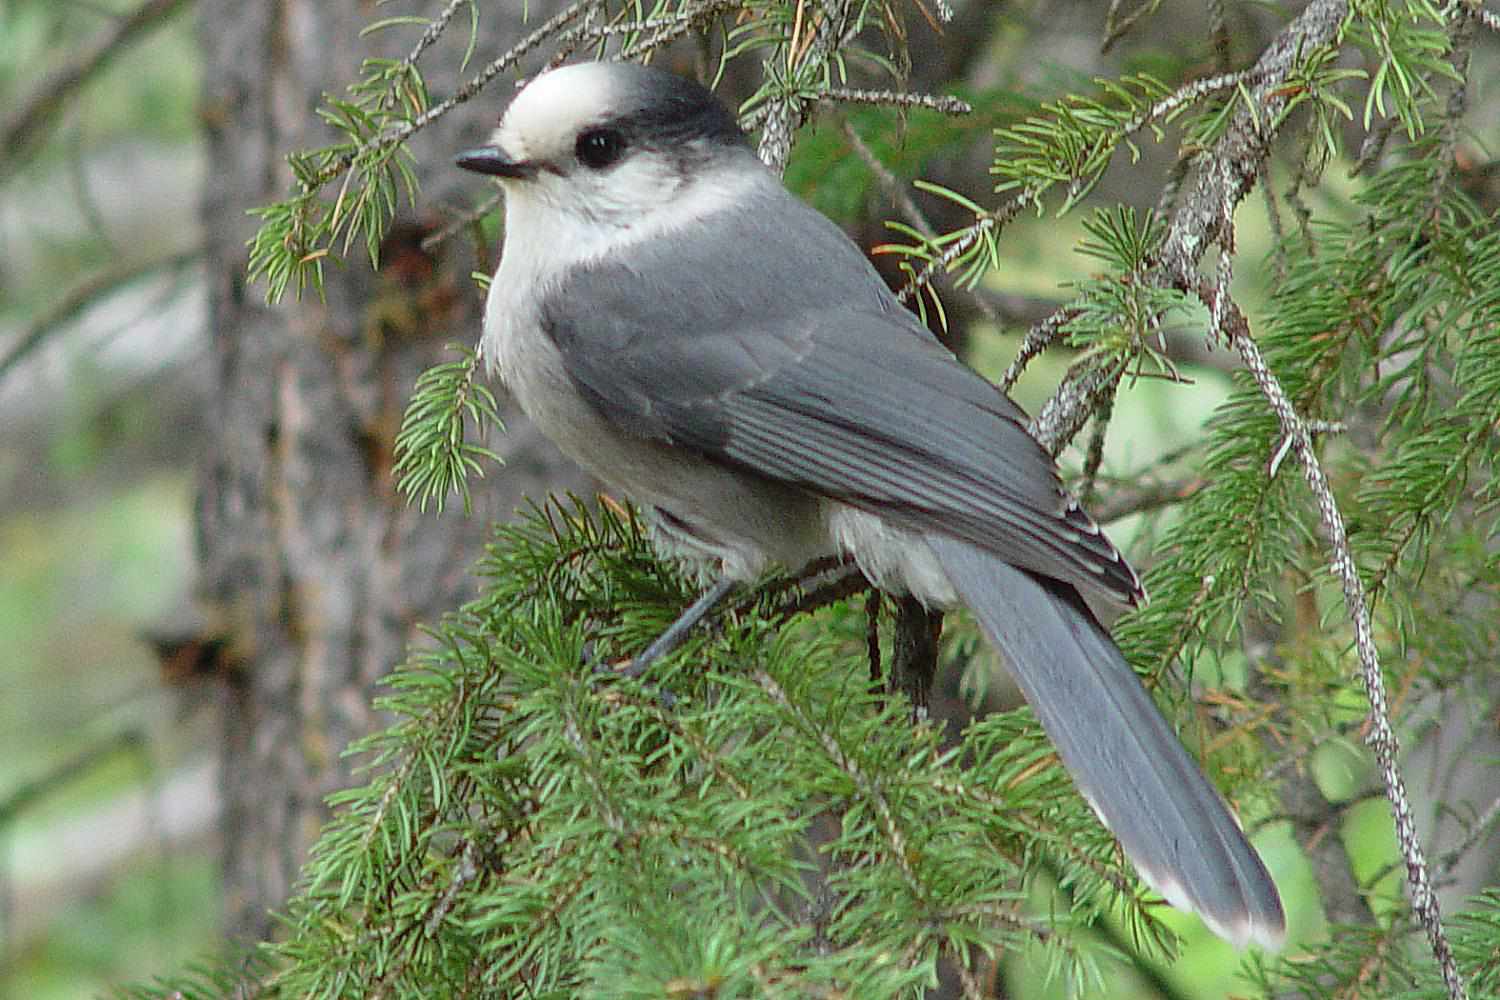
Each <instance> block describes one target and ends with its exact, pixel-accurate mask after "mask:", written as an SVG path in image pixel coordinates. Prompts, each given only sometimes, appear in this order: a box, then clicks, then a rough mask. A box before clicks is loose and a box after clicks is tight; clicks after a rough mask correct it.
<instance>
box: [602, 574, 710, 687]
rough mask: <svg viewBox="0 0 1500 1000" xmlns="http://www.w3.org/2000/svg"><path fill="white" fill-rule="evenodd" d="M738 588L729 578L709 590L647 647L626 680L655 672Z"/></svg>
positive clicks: (628, 668) (636, 659) (629, 669)
mask: <svg viewBox="0 0 1500 1000" xmlns="http://www.w3.org/2000/svg"><path fill="white" fill-rule="evenodd" d="M734 588H735V582H734V581H733V580H731V579H729V578H728V577H722V578H720V580H719V582H718V583H715V584H714V585H713V586H712V587H710V588H708V590H706V591H704V593H703V596H702V597H699V598H698V599H697V600H696V601H694V602H693V603H692V604H691V605H689V607H688V609H687V610H686V611H684V612H683V613H682V614H681V615H680V616H678V618H677V620H676V621H675V622H673V623H672V624H671V625H669V626H667V630H666V631H665V632H663V633H662V634H661V635H659V636H657V637H656V641H654V642H652V643H651V645H649V646H647V647H646V651H645V652H644V653H642V654H641V655H640V656H637V657H636V658H635V659H634V660H631V661H630V665H629V666H628V667H626V668H625V669H624V671H622V673H623V674H624V676H626V677H639V676H641V674H644V673H645V672H646V671H647V670H649V669H651V665H652V664H653V663H655V662H656V661H657V660H659V659H661V658H662V657H663V656H666V655H667V654H668V653H670V652H672V650H674V649H676V648H677V647H678V646H681V645H682V643H683V640H684V639H686V638H687V637H688V633H689V632H691V631H692V630H693V629H694V628H696V627H697V625H698V623H699V622H701V621H703V619H704V618H705V617H707V615H708V613H709V612H710V611H712V610H713V609H714V608H715V607H717V606H718V604H719V603H720V602H721V601H723V600H724V598H726V597H728V596H729V593H730V591H732V590H734Z"/></svg>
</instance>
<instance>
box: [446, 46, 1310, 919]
mask: <svg viewBox="0 0 1500 1000" xmlns="http://www.w3.org/2000/svg"><path fill="white" fill-rule="evenodd" d="M458 163H459V165H460V166H462V167H464V168H466V169H469V170H474V171H478V172H479V173H483V174H488V175H491V176H493V177H497V178H499V180H500V183H501V185H502V186H503V188H504V190H505V245H504V253H503V257H502V259H501V262H500V267H499V270H497V271H496V273H495V277H494V283H493V284H492V285H491V286H490V291H489V299H488V302H487V305H486V308H485V319H484V336H483V339H482V340H481V350H482V351H483V353H484V356H485V358H486V359H487V361H488V363H489V364H490V365H491V366H492V367H493V368H494V369H495V370H497V371H498V372H499V374H500V376H501V378H502V379H503V380H504V382H505V384H506V386H507V387H508V388H509V390H510V392H511V393H512V394H513V396H514V398H515V399H516V401H517V402H518V403H519V404H520V406H521V408H522V409H523V410H524V411H525V412H526V413H527V415H528V416H530V417H531V419H532V420H534V421H535V422H536V424H537V426H538V427H539V428H540V429H541V430H542V432H543V433H544V434H546V435H547V436H548V437H550V438H551V439H552V440H553V441H554V442H556V444H557V445H558V446H559V447H560V448H561V449H562V450H563V451H564V452H565V453H567V454H568V455H569V456H570V457H572V458H573V459H574V460H576V461H577V462H578V463H579V464H580V465H582V466H583V467H584V468H586V469H587V470H589V471H590V472H591V473H593V474H594V475H596V476H598V477H599V478H600V479H601V480H603V481H604V482H606V483H609V484H610V485H611V486H613V487H615V488H617V489H619V490H622V491H623V492H624V493H626V494H628V495H629V496H630V497H632V498H633V499H634V500H635V501H636V502H637V503H639V504H641V505H642V506H643V507H645V508H646V510H647V512H648V514H649V515H650V516H651V518H652V519H653V521H654V532H655V538H656V540H657V542H658V547H659V548H660V549H661V550H662V551H663V552H664V553H665V554H668V555H670V556H672V557H674V558H677V559H683V560H687V561H688V562H690V563H691V564H693V565H695V566H696V567H698V569H699V571H700V574H701V575H703V576H705V577H716V578H717V579H718V580H719V586H718V587H717V588H716V591H717V592H719V593H722V592H723V590H725V589H726V588H727V586H728V585H731V584H733V583H735V582H748V581H751V580H754V579H755V578H756V577H757V576H758V575H759V574H760V573H761V572H762V570H764V569H765V568H767V567H768V566H770V565H772V564H780V565H782V566H785V567H788V568H793V569H795V568H798V567H801V566H803V565H805V564H807V563H809V562H810V561H812V560H814V559H817V558H821V557H827V556H832V555H843V556H849V557H852V558H853V559H854V561H855V562H856V563H857V564H858V565H859V567H860V569H861V570H862V571H863V572H864V574H865V575H866V576H867V577H868V578H869V579H870V581H871V582H872V583H873V584H875V585H876V586H877V587H879V588H881V589H882V590H884V591H886V592H889V593H893V594H901V595H905V594H910V595H912V596H914V597H916V598H917V599H918V600H919V601H921V602H922V603H923V604H924V605H926V606H928V607H929V608H949V607H953V606H955V605H959V604H962V605H966V606H967V607H968V608H969V609H970V610H971V611H972V612H973V613H974V615H975V616H976V617H977V619H978V621H979V624H980V626H981V628H982V629H983V631H984V634H985V635H986V636H987V637H988V639H989V641H990V642H991V643H992V644H993V645H994V646H995V647H996V649H997V650H998V651H999V652H1000V653H1001V654H1002V656H1003V658H1004V660H1005V663H1006V664H1007V665H1008V666H1009V668H1010V669H1011V671H1012V673H1013V674H1014V675H1015V678H1016V680H1017V681H1018V683H1019V684H1020V687H1021V690H1022V691H1023V693H1024V694H1025V695H1026V698H1027V700H1028V701H1029V702H1030V704H1031V706H1032V708H1033V709H1034V710H1035V712H1036V714H1037V716H1038V717H1039V718H1040V719H1041V722H1042V725H1043V726H1044V727H1045V729H1046V731H1047V733H1048V735H1049V736H1050V737H1051V739H1052V740H1053V742H1054V743H1055V744H1056V746H1057V752H1058V755H1059V756H1060V757H1061V758H1062V761H1063V763H1064V764H1065V765H1066V766H1067V768H1068V771H1069V772H1070V773H1071V774H1072V777H1073V780H1074V781H1075V783H1076V784H1077V786H1078V789H1079V791H1080V792H1082V793H1083V796H1084V797H1085V798H1086V799H1087V800H1088V802H1089V803H1090V804H1091V805H1092V806H1093V808H1094V811H1095V812H1096V813H1098V815H1099V816H1100V818H1101V819H1102V820H1103V822H1104V823H1105V825H1106V826H1108V827H1109V829H1110V830H1111V831H1112V832H1113V833H1114V835H1115V836H1116V837H1117V838H1118V839H1119V841H1120V844H1121V846H1122V847H1123V848H1124V850H1125V853H1126V854H1127V855H1128V856H1129V857H1130V859H1131V860H1132V861H1133V863H1134V864H1135V867H1136V869H1137V870H1138V871H1139V872H1140V873H1141V876H1142V877H1143V878H1144V879H1145V880H1146V882H1147V884H1149V885H1150V886H1151V887H1152V888H1154V889H1155V890H1156V891H1157V892H1159V893H1161V894H1162V896H1164V897H1165V898H1166V899H1167V901H1168V902H1170V903H1171V904H1172V905H1174V906H1177V907H1179V908H1182V909H1186V910H1190V911H1192V912H1195V913H1197V914H1199V915H1200V916H1201V917H1202V918H1203V920H1204V921H1205V922H1206V923H1207V925H1208V926H1209V927H1210V928H1211V929H1212V930H1213V931H1215V932H1216V933H1217V934H1219V935H1220V936H1222V937H1224V938H1227V939H1228V940H1229V941H1231V942H1233V943H1234V944H1235V945H1236V946H1237V947H1243V946H1244V945H1245V944H1247V943H1249V942H1254V943H1257V944H1260V945H1263V946H1266V947H1271V948H1275V947H1277V946H1278V945H1279V944H1280V943H1281V940H1282V938H1283V936H1284V934H1285V927H1286V919H1285V917H1284V915H1283V913H1282V908H1281V900H1280V897H1279V896H1278V895H1277V892H1276V886H1275V884H1274V883H1273V882H1272V880H1271V877H1270V875H1269V874H1268V873H1267V871H1266V868H1265V866H1264V865H1263V864H1262V863H1261V860H1260V857H1259V856H1258V855H1257V854H1256V853H1255V849H1254V848H1252V847H1251V846H1250V844H1249V842H1248V841H1246V839H1245V836H1244V834H1243V832H1242V831H1241V830H1240V827H1239V825H1238V823H1237V822H1236V821H1235V819H1234V818H1233V816H1232V815H1231V814H1230V812H1229V810H1228V808H1227V807H1226V806H1225V804H1224V802H1223V800H1222V799H1221V798H1220V797H1219V794H1218V792H1217V791H1216V790H1215V789H1214V788H1213V786H1212V785H1210V784H1209V782H1208V780H1207V779H1206V778H1205V777H1204V775H1203V773H1202V772H1201V771H1200V770H1199V769H1198V766H1197V764H1196V763H1195V762H1194V761H1193V759H1192V758H1191V757H1189V756H1188V754H1187V751H1186V750H1185V749H1184V748H1183V746H1182V744H1181V743H1180V742H1179V741H1178V739H1177V737H1176V734H1175V733H1174V732H1173V730H1172V728H1171V726H1169V725H1168V724H1167V722H1166V720H1165V719H1164V718H1163V717H1162V715H1161V713H1160V712H1159V711H1158V710H1157V707H1156V705H1155V703H1154V702H1153V701H1152V700H1151V696H1150V695H1149V694H1148V693H1147V692H1146V690H1145V688H1144V687H1143V686H1142V685H1141V682H1140V680H1139V679H1138V678H1137V676H1136V674H1135V672H1134V671H1133V670H1132V669H1131V668H1130V666H1129V664H1127V663H1126V662H1125V659H1124V657H1123V656H1122V655H1121V654H1120V652H1119V650H1118V649H1117V648H1116V647H1115V645H1114V642H1113V641H1112V640H1111V639H1110V637H1109V633H1108V632H1107V631H1106V630H1105V629H1104V627H1103V626H1102V625H1100V623H1099V622H1098V620H1097V619H1096V618H1095V617H1094V615H1093V613H1092V612H1091V611H1090V609H1089V607H1088V605H1087V604H1085V602H1084V600H1083V597H1082V595H1084V594H1087V595H1090V596H1092V597H1096V598H1102V599H1104V600H1106V601H1112V602H1114V603H1115V604H1116V605H1119V604H1133V603H1135V602H1136V601H1137V600H1138V599H1140V597H1141V588H1140V582H1139V580H1138V579H1137V577H1136V575H1135V573H1134V572H1133V571H1132V570H1131V568H1130V567H1129V566H1128V565H1127V564H1126V562H1125V560H1124V559H1123V558H1122V557H1121V556H1120V554H1119V552H1117V551H1116V550H1115V547H1114V546H1113V545H1111V544H1110V542H1109V541H1108V539H1106V538H1105V537H1104V535H1103V534H1102V533H1101V532H1100V530H1099V528H1098V527H1097V526H1096V525H1095V524H1094V522H1093V521H1092V520H1090V518H1089V517H1088V515H1087V514H1085V513H1084V512H1083V511H1082V510H1081V509H1080V508H1079V507H1078V505H1077V504H1076V503H1075V502H1074V501H1072V500H1071V499H1070V498H1069V497H1068V495H1067V493H1066V492H1065V491H1064V489H1063V487H1062V485H1061V482H1060V480H1059V479H1058V475H1057V472H1056V469H1055V467H1054V465H1053V462H1052V459H1051V457H1050V456H1049V455H1048V454H1047V452H1046V451H1045V450H1044V449H1043V448H1042V447H1041V446H1040V445H1039V444H1038V443H1037V442H1036V441H1035V440H1034V439H1033V438H1032V437H1031V436H1030V435H1029V434H1028V433H1027V432H1026V429H1025V424H1026V418H1025V414H1023V413H1022V411H1021V410H1020V409H1019V408H1018V407H1017V406H1016V405H1015V404H1014V403H1012V402H1011V401H1010V399H1009V398H1008V397H1006V396H1005V395H1003V394H1002V393H1001V392H1000V391H999V390H997V389H996V388H995V387H994V386H992V385H991V384H990V383H988V382H986V381H985V380H984V379H983V378H981V377H980V376H979V375H977V374H975V373H974V372H972V371H971V370H969V369H968V368H966V367H964V365H962V364H961V363H959V362H958V361H957V360H956V359H955V358H954V357H953V355H952V354H951V353H949V352H948V350H947V349H945V348H944V347H943V346H942V345H941V344H940V343H939V342H938V341H937V339H936V338H934V337H933V336H932V335H931V333H929V331H928V330H927V329H926V328H925V327H924V326H923V325H922V324H921V323H919V322H918V321H917V320H916V319H915V318H914V317H913V316H912V315H911V314H910V313H908V312H907V311H906V309H904V308H903V307H902V306H901V305H900V303H899V302H897V300H896V298H895V296H894V295H892V294H891V292H890V291H889V290H888V289H887V288H886V286H885V285H884V284H883V283H882V281H881V279H880V278H879V276H878V275H877V274H876V272H875V270H874V268H872V267H871V266H870V264H869V262H868V261H867V260H866V259H865V258H864V255H863V254H862V253H861V252H860V250H859V249H858V248H857V247H856V246H855V245H854V244H853V243H852V242H851V241H850V240H849V239H848V238H847V237H846V236H845V235H844V234H843V233H842V232H841V231H840V230H839V229H838V228H837V227H835V226H834V225H833V224H832V223H831V222H829V221H828V220H827V219H825V218H824V217H823V216H821V215H819V214H818V213H817V212H816V211H814V210H813V209H812V208H810V207H808V206H806V205H804V204H803V203H802V202H800V201H799V200H797V199H796V198H794V197H793V196H792V195H790V194H789V193H787V191H786V190H785V189H784V188H783V187H782V186H781V183H780V181H779V179H778V178H777V177H776V176H775V175H774V174H772V173H771V172H770V171H768V170H767V169H766V168H765V167H764V166H762V164H761V163H760V161H759V160H758V159H756V156H755V153H754V151H753V150H752V149H751V148H750V146H749V144H748V143H747V141H746V139H745V137H744V135H743V134H742V133H741V131H740V129H739V126H738V123H737V122H736V121H735V118H734V115H733V114H732V113H731V112H730V111H729V110H728V109H727V108H725V107H724V106H723V105H722V104H721V103H719V101H718V100H717V99H716V98H715V97H714V96H713V95H712V94H711V93H710V92H709V91H707V90H705V89H704V88H702V87H700V86H699V85H697V84H696V83H692V82H690V81H688V80H685V79H682V78H680V77H677V76H674V75H672V74H670V73H667V72H664V71H661V70H656V69H650V68H645V67H642V66H637V65H631V64H625V63H588V64H580V65H573V66H567V67H563V68H561V69H556V70H552V71H550V72H547V73H544V74H542V75H540V76H538V77H537V78H536V79H535V80H533V81H532V82H531V83H530V84H528V85H527V86H526V87H525V88H524V89H523V90H522V91H521V92H520V93H519V94H518V95H517V96H516V97H515V99H514V100H513V101H512V102H511V104H510V107H509V109H508V110H507V111H506V113H505V115H504V117H503V118H502V119H501V121H500V126H499V128H498V129H497V130H496V131H495V133H494V135H493V137H492V139H491V141H490V144H489V145H487V146H484V147H482V148H479V149H475V150H471V151H469V152H466V153H464V154H462V155H461V156H460V157H459V158H458ZM711 593H713V592H711ZM700 603H701V602H700Z"/></svg>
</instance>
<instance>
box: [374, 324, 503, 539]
mask: <svg viewBox="0 0 1500 1000" xmlns="http://www.w3.org/2000/svg"><path fill="white" fill-rule="evenodd" d="M449 349H450V350H454V351H457V352H458V353H459V355H460V356H459V358H458V359H457V360H454V361H448V362H445V363H443V364H440V365H434V366H433V367H432V368H429V369H427V370H426V371H424V372H423V373H422V374H421V375H420V376H418V377H417V384H416V387H415V388H414V390H413V391H412V397H411V400H410V401H409V402H408V403H407V404H406V412H405V414H404V415H403V416H402V419H401V430H400V431H399V432H398V433H397V434H396V450H395V457H396V461H395V464H394V466H392V470H391V471H392V472H393V473H394V474H395V475H396V483H397V488H398V489H399V490H400V491H401V493H403V494H404V495H405V496H406V498H407V500H408V501H409V502H413V503H416V504H417V506H418V507H419V508H420V509H421V510H422V512H423V513H426V511H427V505H428V504H429V503H430V504H433V505H434V506H435V507H436V509H437V512H438V513H442V511H443V506H444V504H445V503H446V502H447V498H448V496H449V495H450V494H452V493H457V494H458V495H459V496H460V497H461V498H462V500H463V505H464V513H465V514H468V513H470V512H471V511H472V509H473V501H472V497H471V496H470V493H469V476H470V474H473V475H476V476H481V477H482V476H483V475H484V466H483V464H482V462H481V460H482V459H487V460H489V461H493V462H497V463H498V462H499V461H500V457H499V456H498V455H496V454H495V453H494V452H493V451H491V450H490V449H489V448H486V447H484V446H483V445H480V444H476V443H474V441H472V440H471V439H470V433H471V431H470V428H471V427H472V434H473V436H474V437H478V438H481V439H482V438H483V437H484V434H485V432H486V430H487V429H488V428H489V427H491V426H496V427H503V424H501V421H500V411H499V407H498V405H497V404H496V402H495V396H494V393H493V392H491V391H490V389H489V387H488V386H486V385H485V384H484V383H483V382H482V381H480V380H479V376H480V374H481V372H480V365H481V358H480V355H479V353H478V352H477V351H472V350H469V349H467V348H465V347H463V346H461V345H458V344H450V345H449Z"/></svg>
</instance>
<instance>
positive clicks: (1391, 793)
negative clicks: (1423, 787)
mask: <svg viewBox="0 0 1500 1000" xmlns="http://www.w3.org/2000/svg"><path fill="white" fill-rule="evenodd" d="M1204 298H1205V300H1208V299H1210V298H1212V293H1208V292H1206V291H1205V294H1204ZM1206 304H1208V303H1207V301H1206ZM1218 314H1219V315H1221V316H1222V317H1223V318H1224V321H1225V322H1226V323H1227V324H1229V325H1228V326H1227V327H1226V328H1225V329H1223V330H1221V331H1220V335H1221V336H1223V337H1224V339H1226V340H1227V341H1228V342H1229V343H1231V344H1232V345H1233V346H1234V347H1235V349H1236V350H1238V351H1239V354H1240V358H1241V359H1242V360H1243V362H1244V364H1245V368H1246V369H1247V370H1248V371H1249V372H1250V374H1251V376H1252V377H1253V378H1254V379H1255V383H1256V385H1257V386H1259V388H1260V390H1261V392H1262V394H1264V396H1265V398H1266V402H1267V403H1268V404H1269V405H1270V407H1271V409H1272V411H1273V412H1274V413H1275V414H1276V418H1277V420H1278V421H1280V423H1281V426H1282V431H1283V433H1284V434H1285V435H1286V437H1287V439H1288V440H1290V441H1291V442H1292V446H1293V448H1294V449H1295V451H1296V454H1297V457H1298V459H1299V460H1300V461H1301V464H1302V470H1303V475H1304V477H1305V478H1306V480H1307V486H1308V489H1309V490H1311V491H1312V494H1313V497H1314V498H1315V500H1316V501H1317V505H1318V512H1319V515H1320V517H1321V519H1322V523H1323V529H1324V531H1325V532H1326V534H1327V537H1328V544H1329V549H1330V551H1331V553H1332V560H1331V562H1332V568H1333V571H1334V573H1335V575H1336V576H1337V577H1338V578H1339V581H1340V583H1341V584H1342V587H1343V591H1344V605H1345V607H1346V609H1347V611H1348V614H1349V617H1350V618H1351V620H1352V621H1353V624H1354V644H1355V650H1356V652H1357V654H1358V656H1359V662H1360V668H1361V676H1362V679H1363V682H1364V689H1365V697H1366V698H1367V699H1368V701H1369V706H1370V713H1369V720H1368V722H1369V732H1368V733H1367V735H1366V737H1365V742H1366V744H1367V745H1369V747H1370V748H1371V750H1372V751H1373V752H1374V754H1375V759H1376V763H1377V765H1378V766H1379V768H1380V775H1381V780H1382V782H1383V783H1384V785H1385V794H1386V799H1387V801H1388V802H1389V803H1390V806H1391V812H1392V814H1393V816H1394V818H1395V822H1396V839H1397V843H1398V844H1399V845H1400V849H1401V854H1402V857H1403V858H1404V859H1405V862H1406V885H1407V892H1408V894H1409V896H1410V897H1411V904H1412V911H1413V912H1414V914H1415V915H1416V917H1417V919H1418V921H1419V922H1420V923H1421V925H1422V928H1423V929H1424V930H1425V931H1426V932H1427V939H1428V944H1429V946H1430V947H1431V948H1432V953H1433V957H1434V958H1435V959H1436V960H1437V963H1438V968H1439V970H1440V971H1441V972H1442V976H1443V982H1444V984H1445V986H1446V988H1447V990H1448V995H1449V997H1450V998H1451V1000H1466V998H1467V997H1468V995H1469V994H1468V989H1467V987H1466V986H1465V985H1464V979H1463V975H1462V974H1461V973H1460V972H1459V970H1458V965H1457V963H1456V962H1455V960H1454V956H1453V948H1452V945H1451V944H1450V942H1449V940H1448V935H1447V932H1446V931H1445V930H1444V928H1443V924H1442V915H1441V912H1440V910H1439V906H1438V900H1437V894H1436V893H1435V892H1434V891H1433V887H1432V880H1431V876H1430V874H1429V872H1428V868H1427V862H1426V859H1425V858H1424V856H1423V851H1422V844H1421V840H1420V838H1419V837H1418V835H1417V828H1416V822H1415V819H1414V816H1413V813H1412V807H1411V800H1410V798H1409V797H1408V795H1407V793H1406V782H1405V779H1404V778H1403V777H1402V775H1401V770H1400V764H1399V758H1400V753H1401V747H1400V743H1399V741H1398V740H1397V737H1396V733H1395V730H1394V728H1393V727H1392V725H1391V719H1390V708H1389V705H1388V700H1387V697H1386V691H1385V678H1384V675H1382V673H1381V671H1380V656H1379V653H1378V651H1377V650H1376V648H1375V637H1374V630H1373V628H1372V627H1371V624H1370V609H1369V605H1368V603H1367V601H1366V599H1365V589H1364V582H1363V581H1362V580H1361V579H1360V576H1359V568H1358V566H1357V564H1356V563H1355V560H1354V556H1353V554H1352V552H1351V551H1350V547H1349V538H1348V533H1347V532H1346V530H1345V528H1344V519H1343V515H1342V514H1341V513H1340V512H1339V508H1338V503H1337V501H1336V500H1335V499H1334V497H1333V490H1332V488H1331V487H1330V485H1329V483H1328V478H1327V476H1326V474H1325V473H1324V472H1323V468H1322V465H1321V463H1320V462H1319V461H1318V456H1317V452H1316V450H1315V449H1314V448H1313V442H1312V433H1311V432H1310V431H1309V430H1308V428H1307V425H1306V423H1305V422H1304V421H1303V419H1302V418H1301V416H1299V415H1298V414H1297V412H1296V410H1295V409H1294V408H1293V406H1292V403H1291V400H1290V398H1289V397H1288V396H1287V394H1286V391H1285V390H1284V389H1283V388H1282V387H1281V383H1280V381H1279V380H1278V379H1277V378H1276V375H1275V374H1274V373H1273V372H1272V371H1271V369H1270V368H1269V367H1268V366H1267V365H1266V363H1265V359H1264V357H1262V356H1261V353H1260V348H1259V347H1258V346H1256V343H1255V341H1254V340H1253V339H1252V338H1251V336H1250V329H1249V324H1248V322H1247V321H1246V320H1245V318H1244V315H1243V314H1242V313H1240V311H1239V309H1238V307H1236V306H1234V305H1233V304H1232V303H1231V304H1228V305H1225V306H1223V307H1222V308H1221V309H1220V310H1218Z"/></svg>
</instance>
